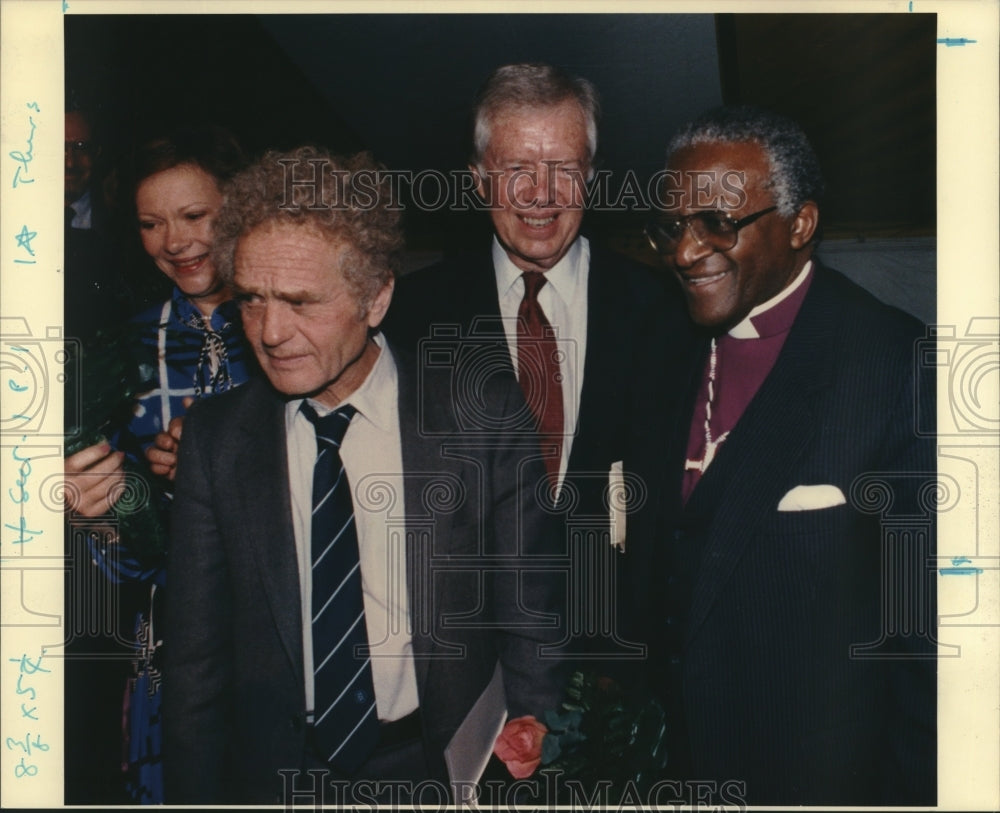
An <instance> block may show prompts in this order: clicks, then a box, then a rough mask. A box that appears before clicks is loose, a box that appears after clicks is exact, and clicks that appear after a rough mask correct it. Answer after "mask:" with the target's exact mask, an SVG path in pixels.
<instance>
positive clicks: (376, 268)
mask: <svg viewBox="0 0 1000 813" xmlns="http://www.w3.org/2000/svg"><path fill="white" fill-rule="evenodd" d="M382 169H384V168H383V167H382V166H381V165H380V164H377V163H376V162H375V161H374V160H373V159H372V157H371V155H370V154H368V153H359V154H357V155H353V156H348V157H340V156H335V155H331V154H330V153H328V152H325V151H323V150H320V149H317V148H315V147H299V148H298V149H295V150H292V151H290V152H274V151H272V152H268V153H266V154H265V155H264V157H263V158H261V159H260V160H258V161H256V162H255V163H254V164H252V165H251V166H249V167H247V169H245V170H243V171H242V172H240V173H239V174H237V175H236V176H235V177H234V178H233V179H232V180H231V181H230V182H229V183H228V184H226V186H225V188H224V190H223V191H224V194H225V203H224V204H223V206H222V210H221V211H220V212H219V216H218V217H217V218H216V220H215V238H214V241H213V245H212V259H213V261H214V262H215V267H216V268H217V269H218V270H219V274H220V275H221V276H222V278H223V279H224V280H226V281H227V282H232V280H233V275H234V268H233V259H234V257H235V254H236V246H237V244H238V243H239V241H240V239H241V238H242V237H245V236H246V235H247V234H249V233H250V232H251V231H253V230H254V229H256V228H257V227H258V226H261V225H263V224H265V223H271V222H275V223H287V224H292V225H301V226H308V227H311V228H313V229H315V230H316V231H318V232H319V233H320V234H323V235H326V236H328V237H330V238H331V239H332V240H336V241H338V242H343V243H345V244H346V246H347V249H346V251H345V252H344V254H343V256H342V259H341V262H340V267H341V271H342V273H343V274H344V278H345V279H346V281H347V284H348V286H350V288H351V290H352V292H353V293H354V295H355V299H356V300H357V302H358V303H359V306H360V308H361V311H362V312H363V313H366V312H367V310H368V308H369V307H370V305H371V301H372V299H373V298H374V297H375V295H376V294H377V293H378V292H379V291H380V290H382V288H383V287H384V286H385V285H386V284H388V282H389V281H390V280H391V279H392V278H393V273H394V270H395V269H396V267H397V266H398V264H399V258H400V252H401V251H402V248H403V233H402V229H401V226H400V211H399V210H400V208H401V207H399V206H395V205H393V201H392V196H391V191H392V190H391V180H390V179H389V176H388V174H387V173H384V172H380V170H382Z"/></svg>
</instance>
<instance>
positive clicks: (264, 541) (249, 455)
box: [234, 380, 302, 676]
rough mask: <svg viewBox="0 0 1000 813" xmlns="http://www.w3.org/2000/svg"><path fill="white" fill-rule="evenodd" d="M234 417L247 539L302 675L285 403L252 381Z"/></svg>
mask: <svg viewBox="0 0 1000 813" xmlns="http://www.w3.org/2000/svg"><path fill="white" fill-rule="evenodd" d="M247 386H248V387H254V388H255V391H254V392H253V394H252V395H248V397H247V399H246V401H245V402H244V408H243V410H242V411H241V414H240V415H239V416H238V421H239V426H240V429H241V432H242V433H243V435H244V436H245V439H244V443H243V444H242V446H241V448H240V449H239V451H238V452H237V454H236V460H235V466H234V475H235V476H237V477H238V478H239V481H240V484H241V485H240V489H239V492H240V495H241V499H242V509H243V516H244V517H245V522H244V527H245V529H246V530H245V534H246V537H245V538H246V543H247V547H248V549H249V553H250V555H251V556H253V558H254V560H255V562H256V565H257V572H258V573H259V575H260V579H261V582H262V584H263V586H264V596H263V598H264V600H265V601H267V602H268V604H270V606H271V610H272V613H271V615H272V617H273V618H274V620H275V625H276V626H277V628H278V634H279V635H280V637H281V640H282V643H283V644H284V647H285V651H286V652H287V654H288V657H289V660H290V661H291V663H292V666H293V668H294V669H295V671H296V674H298V675H299V676H301V674H302V621H301V614H302V605H301V599H300V595H301V593H300V588H299V574H298V565H297V562H298V557H297V554H296V549H295V532H294V529H293V526H292V509H291V498H290V496H289V486H288V456H287V451H286V443H285V406H284V402H283V401H282V400H281V399H280V398H279V397H278V396H277V395H276V394H275V393H274V392H273V391H272V390H271V388H270V386H269V385H268V384H267V383H266V382H264V381H260V380H255V381H253V382H251V383H249V384H247Z"/></svg>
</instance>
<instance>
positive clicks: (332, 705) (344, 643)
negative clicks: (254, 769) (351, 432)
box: [302, 401, 379, 774]
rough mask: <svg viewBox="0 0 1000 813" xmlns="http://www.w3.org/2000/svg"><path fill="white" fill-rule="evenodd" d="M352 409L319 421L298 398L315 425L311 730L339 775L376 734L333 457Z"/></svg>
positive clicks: (343, 501) (347, 517)
mask: <svg viewBox="0 0 1000 813" xmlns="http://www.w3.org/2000/svg"><path fill="white" fill-rule="evenodd" d="M356 411H357V410H356V409H355V408H354V407H353V406H350V405H346V406H342V407H340V408H339V409H337V410H335V411H333V412H331V413H330V414H329V415H326V416H324V417H322V418H321V417H319V416H318V415H317V414H316V411H315V410H314V409H313V408H312V406H310V405H309V404H308V403H307V402H306V401H303V402H302V413H303V414H304V415H305V416H306V417H307V418H308V419H309V420H310V421H312V423H313V426H315V428H316V465H315V468H314V469H313V513H312V543H311V549H312V640H313V680H314V687H315V695H314V707H315V718H314V727H315V733H316V741H317V743H318V745H319V747H320V749H321V751H322V752H323V756H324V757H325V758H326V760H327V761H328V762H330V763H331V764H332V765H333V766H334V767H336V768H337V769H339V770H340V771H343V772H344V773H346V774H351V773H353V772H354V771H355V770H357V768H358V767H359V766H360V765H361V764H362V763H363V762H364V761H365V760H366V759H367V758H368V757H369V756H370V754H371V752H372V751H373V750H374V748H375V746H376V745H377V744H378V737H379V725H378V714H377V711H376V707H375V685H374V683H373V681H372V668H371V657H370V655H369V652H368V632H367V630H366V628H365V608H364V597H363V594H362V590H361V561H360V557H359V555H358V534H357V529H356V527H355V524H354V503H353V501H352V499H351V486H350V483H349V482H348V480H347V474H346V472H345V471H344V464H343V461H341V459H340V444H341V442H342V441H343V439H344V434H345V433H346V432H347V427H348V426H349V425H350V423H351V418H353V417H354V414H355V412H356Z"/></svg>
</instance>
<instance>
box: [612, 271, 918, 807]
mask: <svg viewBox="0 0 1000 813" xmlns="http://www.w3.org/2000/svg"><path fill="white" fill-rule="evenodd" d="M922 335H923V329H922V326H921V325H919V324H918V323H916V321H915V320H913V319H912V318H910V317H908V316H906V315H905V314H903V313H902V312H900V311H896V310H895V309H892V308H889V307H887V306H885V305H882V304H881V303H879V302H877V301H876V300H875V299H873V298H872V297H871V296H870V295H869V294H867V293H866V292H864V291H862V290H861V289H860V288H858V287H857V286H855V285H854V284H853V283H851V282H849V281H847V280H846V279H845V278H844V277H842V276H841V275H839V274H837V273H836V272H832V271H828V270H826V269H824V268H818V269H817V271H816V276H815V279H814V280H813V282H812V285H811V288H810V290H809V292H808V294H807V296H806V299H805V301H804V303H803V305H802V307H801V310H800V311H799V314H798V317H797V319H796V321H795V323H794V325H793V327H792V330H791V332H790V334H789V336H788V339H787V341H786V343H785V346H784V347H783V349H782V352H781V355H780V356H779V358H778V360H777V363H776V364H775V367H774V369H773V370H772V372H771V373H770V375H769V376H768V378H767V379H766V380H765V382H764V384H763V385H762V387H761V389H760V391H759V392H758V393H757V395H756V397H755V398H754V399H753V401H752V402H751V403H750V405H749V406H748V407H747V410H746V412H745V413H744V414H743V416H742V418H741V419H740V421H739V422H738V424H737V425H736V427H735V428H734V429H733V430H732V433H731V434H730V436H729V438H728V440H727V441H726V442H725V444H724V445H723V446H722V447H721V449H720V451H719V453H718V455H717V457H716V458H715V461H714V462H713V463H712V465H711V467H710V468H709V469H708V471H707V472H706V473H705V475H704V476H703V478H702V479H701V481H700V482H699V483H698V485H697V486H696V488H695V490H694V492H693V493H692V495H691V498H690V499H689V501H688V503H687V505H686V506H684V507H682V506H681V505H680V496H679V495H680V489H681V471H682V468H683V460H684V456H685V446H686V443H687V437H688V430H689V427H690V425H691V415H692V409H693V398H694V392H695V390H696V389H697V386H698V381H699V379H700V375H701V371H702V369H703V365H704V362H705V358H706V355H707V339H702V338H699V337H697V336H696V335H694V334H693V333H692V338H691V344H690V347H689V359H690V363H689V364H688V365H686V367H687V370H686V373H683V374H682V376H681V377H682V380H684V381H685V385H684V387H682V388H681V391H682V392H686V393H687V396H686V397H685V398H680V399H676V400H675V401H674V402H673V404H672V405H671V407H670V409H669V410H664V411H663V413H662V414H663V418H664V420H663V425H664V426H665V427H666V431H665V432H664V433H663V436H662V439H661V440H660V441H658V442H656V443H653V442H651V438H650V437H649V436H648V435H647V436H645V437H644V438H640V439H637V442H636V443H635V444H634V449H635V451H634V452H633V453H632V454H631V455H630V456H629V461H628V465H630V466H633V467H634V468H636V469H637V470H638V471H639V472H640V473H641V474H642V476H643V477H644V478H645V479H646V480H647V482H648V483H649V485H650V487H651V490H652V499H651V500H650V501H649V502H647V503H646V505H645V506H644V508H643V510H641V511H639V512H637V513H636V515H635V516H632V517H630V522H631V523H632V529H631V531H630V537H629V543H630V548H629V551H628V554H627V556H626V560H627V563H626V570H627V573H626V576H627V583H628V585H629V589H628V592H627V596H628V598H629V599H630V600H631V604H630V607H629V610H630V618H631V622H632V625H630V629H633V630H639V631H638V632H636V633H635V635H636V637H639V638H641V639H643V640H645V641H647V642H649V644H650V647H651V652H652V658H651V661H650V670H649V677H650V679H651V681H652V683H653V684H654V686H655V687H656V688H657V689H658V690H660V691H661V693H662V695H663V697H664V699H665V702H666V703H667V704H668V706H669V707H670V709H671V712H672V715H673V721H672V724H671V725H672V732H673V734H674V737H675V742H674V748H673V752H674V755H675V756H674V758H673V762H672V765H671V766H668V768H669V770H670V771H671V772H673V773H674V774H675V775H678V776H680V778H684V779H700V780H715V781H716V782H718V783H719V784H720V786H721V783H723V782H725V781H727V780H737V781H738V782H743V783H745V796H746V799H747V801H748V802H749V803H751V804H794V805H798V804H878V803H887V802H888V803H894V804H904V803H913V804H933V803H934V801H935V775H936V751H935V702H936V701H935V696H936V685H935V680H936V678H935V675H936V664H935V662H934V660H933V659H932V654H933V649H934V647H933V638H934V624H935V605H934V578H935V576H934V569H933V568H934V565H933V562H932V561H931V560H930V559H929V558H928V557H930V556H932V555H933V552H934V544H933V539H934V537H933V530H934V521H933V512H932V509H931V508H929V507H928V504H927V500H926V498H925V496H924V494H923V492H922V489H924V488H925V487H926V486H928V485H929V484H930V483H933V482H934V480H935V443H934V439H933V438H928V437H918V436H917V435H916V433H915V414H916V410H924V412H925V414H926V415H928V416H933V414H934V412H933V409H934V404H933V386H932V382H928V381H923V382H922V383H923V384H926V385H928V386H922V387H917V386H916V383H915V376H914V359H915V358H916V355H915V349H916V347H915V344H914V342H915V340H916V339H918V338H919V337H920V336H922ZM820 484H830V485H834V486H836V487H837V488H839V489H840V490H841V491H842V492H843V495H844V497H845V498H846V504H844V505H839V506H836V507H828V508H822V509H819V510H805V511H795V512H779V511H778V504H779V501H781V499H782V497H783V495H785V494H786V493H787V492H788V491H790V490H791V489H792V488H794V487H796V486H799V485H820ZM729 791H730V793H732V792H734V789H733V788H730V789H729ZM735 791H738V792H742V791H740V789H739V787H737V788H735Z"/></svg>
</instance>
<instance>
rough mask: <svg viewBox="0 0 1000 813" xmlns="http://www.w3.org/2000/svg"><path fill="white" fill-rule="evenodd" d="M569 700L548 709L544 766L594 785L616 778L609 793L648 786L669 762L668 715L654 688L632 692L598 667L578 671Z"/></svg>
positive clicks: (543, 750) (573, 680) (543, 744)
mask: <svg viewBox="0 0 1000 813" xmlns="http://www.w3.org/2000/svg"><path fill="white" fill-rule="evenodd" d="M566 698H567V699H566V700H565V701H564V702H563V703H562V705H561V706H560V708H559V709H558V710H550V711H548V712H546V714H545V721H544V722H545V725H546V727H547V728H548V729H549V732H548V734H546V735H545V739H544V740H543V742H542V767H543V768H545V769H551V770H558V771H561V772H562V773H563V777H562V778H563V780H565V779H573V780H577V781H579V782H580V783H582V784H583V785H584V787H594V786H595V785H596V784H597V783H598V782H599V781H601V780H604V781H605V782H607V781H610V782H611V794H612V795H610V796H609V797H608V798H609V799H613V798H616V796H617V797H620V796H621V794H622V793H623V792H624V791H625V789H626V787H627V786H631V787H634V788H635V789H637V790H638V791H639V792H643V791H645V790H647V789H648V788H649V787H650V786H652V785H653V783H655V782H656V780H657V778H658V777H659V776H660V775H661V774H662V772H663V769H664V768H665V767H666V764H667V748H666V736H667V725H666V715H665V713H664V711H663V707H662V706H661V705H660V703H659V701H658V700H657V699H656V698H655V697H653V696H652V695H651V694H648V693H642V692H631V693H626V692H625V691H624V690H623V689H622V687H621V686H619V685H618V684H617V683H615V682H614V681H613V680H610V679H608V678H604V677H600V676H598V675H596V674H594V673H583V672H575V673H574V674H573V675H572V677H571V678H570V680H569V684H568V686H567V687H566Z"/></svg>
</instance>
